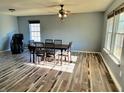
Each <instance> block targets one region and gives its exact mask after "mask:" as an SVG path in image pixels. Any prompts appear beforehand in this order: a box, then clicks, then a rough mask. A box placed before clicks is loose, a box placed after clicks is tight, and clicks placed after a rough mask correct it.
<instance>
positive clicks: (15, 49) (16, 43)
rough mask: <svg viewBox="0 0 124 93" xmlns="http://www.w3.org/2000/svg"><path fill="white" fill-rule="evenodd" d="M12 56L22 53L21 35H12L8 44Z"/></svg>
mask: <svg viewBox="0 0 124 93" xmlns="http://www.w3.org/2000/svg"><path fill="white" fill-rule="evenodd" d="M10 46H11V52H12V54H19V53H22V52H23V50H24V48H23V34H14V35H13V36H12V40H11V43H10Z"/></svg>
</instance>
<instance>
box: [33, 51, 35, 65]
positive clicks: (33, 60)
mask: <svg viewBox="0 0 124 93" xmlns="http://www.w3.org/2000/svg"><path fill="white" fill-rule="evenodd" d="M33 63H35V53H34V51H33Z"/></svg>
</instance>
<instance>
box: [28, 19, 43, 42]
mask: <svg viewBox="0 0 124 93" xmlns="http://www.w3.org/2000/svg"><path fill="white" fill-rule="evenodd" d="M29 30H30V40H34V41H36V42H40V40H41V38H40V37H41V36H40V21H29Z"/></svg>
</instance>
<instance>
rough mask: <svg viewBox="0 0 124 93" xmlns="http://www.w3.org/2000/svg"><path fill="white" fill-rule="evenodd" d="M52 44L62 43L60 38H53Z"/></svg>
mask: <svg viewBox="0 0 124 93" xmlns="http://www.w3.org/2000/svg"><path fill="white" fill-rule="evenodd" d="M54 44H59V45H61V44H62V40H59V39H55V40H54Z"/></svg>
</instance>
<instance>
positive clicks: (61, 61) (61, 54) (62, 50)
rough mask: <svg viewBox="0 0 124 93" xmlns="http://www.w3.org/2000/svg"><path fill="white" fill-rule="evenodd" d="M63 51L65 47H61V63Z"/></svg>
mask: <svg viewBox="0 0 124 93" xmlns="http://www.w3.org/2000/svg"><path fill="white" fill-rule="evenodd" d="M62 53H63V49H61V65H62Z"/></svg>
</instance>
